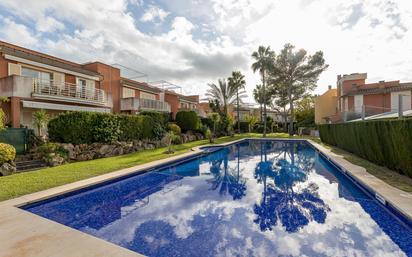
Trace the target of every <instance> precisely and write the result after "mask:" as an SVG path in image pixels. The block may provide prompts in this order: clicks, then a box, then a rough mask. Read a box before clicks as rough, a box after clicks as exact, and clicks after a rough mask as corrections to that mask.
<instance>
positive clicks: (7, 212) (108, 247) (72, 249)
mask: <svg viewBox="0 0 412 257" xmlns="http://www.w3.org/2000/svg"><path fill="white" fill-rule="evenodd" d="M254 139H255V138H254ZM270 139H273V138H270ZM242 140H245V139H240V140H236V141H232V142H228V143H225V144H221V146H225V145H229V144H233V143H236V142H239V141H242ZM279 140H302V139H279ZM307 141H308V142H309V143H311V144H312V145H313V146H314V147H315V148H317V150H318V151H319V152H321V153H323V154H324V155H325V156H327V158H329V159H330V160H331V161H333V162H334V163H335V164H337V165H339V166H340V167H341V168H342V169H343V170H344V171H345V172H347V173H348V174H350V175H351V176H352V177H354V178H356V180H357V181H359V182H361V183H362V184H363V185H364V186H366V187H368V188H369V189H370V190H371V191H374V192H375V193H376V194H378V197H379V198H381V200H382V199H383V200H385V201H386V202H388V203H390V204H391V205H392V206H394V207H395V208H396V209H397V210H398V211H399V212H401V213H403V214H404V215H405V216H406V217H408V218H409V219H410V220H412V194H409V193H406V192H403V191H401V190H399V189H397V188H394V187H392V186H390V185H388V184H386V183H385V182H383V181H382V180H380V179H378V178H376V177H375V176H373V175H371V174H369V173H367V171H366V170H365V168H363V167H360V166H357V165H354V164H352V163H350V162H349V161H347V160H345V159H344V158H343V157H342V156H340V155H337V154H335V153H333V152H332V151H331V150H330V149H328V148H326V147H324V146H322V145H320V144H318V143H315V142H313V141H311V140H307ZM213 146H217V145H213ZM202 147H204V146H202ZM201 152H202V150H201V147H196V148H193V149H192V151H191V152H188V153H184V154H181V155H178V156H173V157H170V158H166V159H162V160H157V161H154V162H150V163H146V164H142V165H138V166H134V167H131V168H127V169H122V170H119V171H115V172H111V173H107V174H104V175H101V176H97V177H93V178H89V179H85V180H81V181H78V182H74V183H70V184H67V185H63V186H59V187H55V188H51V189H48V190H44V191H41V192H37V193H33V194H29V195H25V196H21V197H18V198H15V199H11V200H7V201H4V202H0V257H95V256H96V257H97V256H99V257H106V256H116V257H132V256H134V257H136V256H142V255H140V254H138V253H136V252H133V251H130V250H128V249H126V248H123V247H120V246H117V245H115V244H112V243H110V242H107V241H104V240H102V239H99V238H96V237H94V236H91V235H88V234H85V233H83V232H80V231H78V230H75V229H72V228H70V227H67V226H64V225H62V224H59V223H56V222H54V221H51V220H48V219H45V218H42V217H40V216H37V215H35V214H32V213H30V212H27V211H24V210H22V209H20V208H18V207H19V206H23V205H26V204H29V203H33V202H37V201H40V200H44V199H47V198H50V197H53V196H56V195H60V194H64V193H67V192H71V191H75V190H78V189H81V188H85V187H88V186H90V185H95V184H98V183H102V182H105V181H109V180H112V179H115V178H119V177H123V176H126V175H130V174H133V173H138V172H139V171H144V170H147V169H149V168H152V167H155V166H158V165H162V164H166V163H169V162H172V161H176V160H179V159H180V158H183V157H190V156H194V155H197V154H199V153H201Z"/></svg>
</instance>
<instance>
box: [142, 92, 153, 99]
mask: <svg viewBox="0 0 412 257" xmlns="http://www.w3.org/2000/svg"><path fill="white" fill-rule="evenodd" d="M140 98H143V99H150V100H156V95H154V94H149V93H146V92H140Z"/></svg>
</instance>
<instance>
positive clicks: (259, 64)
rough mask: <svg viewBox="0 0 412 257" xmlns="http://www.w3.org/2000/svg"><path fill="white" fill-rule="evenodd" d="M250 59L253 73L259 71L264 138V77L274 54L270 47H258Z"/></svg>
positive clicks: (264, 135)
mask: <svg viewBox="0 0 412 257" xmlns="http://www.w3.org/2000/svg"><path fill="white" fill-rule="evenodd" d="M252 58H253V59H254V60H255V62H254V63H253V64H252V70H253V72H256V71H259V74H260V76H261V77H262V91H263V92H262V94H263V137H266V116H267V113H266V101H267V95H266V75H267V72H268V70H270V68H271V67H272V65H273V60H274V58H275V53H274V52H273V51H271V50H270V47H269V46H268V47H264V46H259V48H258V50H257V51H256V52H253V54H252Z"/></svg>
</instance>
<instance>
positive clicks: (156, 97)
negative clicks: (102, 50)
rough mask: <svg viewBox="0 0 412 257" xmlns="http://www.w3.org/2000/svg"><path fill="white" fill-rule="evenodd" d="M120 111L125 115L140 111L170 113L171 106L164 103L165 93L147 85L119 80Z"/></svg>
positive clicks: (124, 79) (128, 80)
mask: <svg viewBox="0 0 412 257" xmlns="http://www.w3.org/2000/svg"><path fill="white" fill-rule="evenodd" d="M120 84H121V90H122V92H121V100H120V106H121V107H120V110H121V111H122V112H126V113H138V112H140V111H159V112H171V106H170V104H169V103H168V102H166V101H165V92H164V91H163V90H161V89H160V88H157V87H154V86H150V85H149V84H147V83H142V82H138V81H135V80H130V79H126V78H121V80H120Z"/></svg>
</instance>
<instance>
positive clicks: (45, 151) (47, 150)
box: [37, 142, 69, 162]
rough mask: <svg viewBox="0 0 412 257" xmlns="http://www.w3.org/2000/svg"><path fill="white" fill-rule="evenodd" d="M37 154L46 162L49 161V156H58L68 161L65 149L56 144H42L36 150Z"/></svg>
mask: <svg viewBox="0 0 412 257" xmlns="http://www.w3.org/2000/svg"><path fill="white" fill-rule="evenodd" d="M37 151H38V153H39V154H40V155H41V156H42V157H43V158H45V159H46V161H47V162H49V161H50V159H51V154H54V155H59V156H61V157H63V158H64V159H65V160H68V159H69V153H68V151H67V150H66V149H64V148H63V147H61V146H60V145H59V144H56V143H51V142H49V143H44V144H42V145H41V146H39V147H38V148H37Z"/></svg>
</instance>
